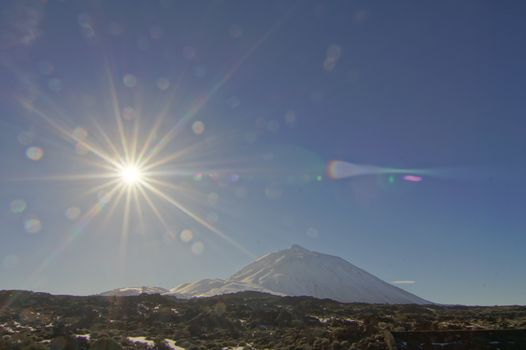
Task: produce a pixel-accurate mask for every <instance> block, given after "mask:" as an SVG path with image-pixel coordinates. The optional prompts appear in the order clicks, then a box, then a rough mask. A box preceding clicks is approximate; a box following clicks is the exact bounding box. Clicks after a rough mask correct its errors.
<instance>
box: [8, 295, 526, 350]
mask: <svg viewBox="0 0 526 350" xmlns="http://www.w3.org/2000/svg"><path fill="white" fill-rule="evenodd" d="M519 328H526V307H524V306H496V307H466V306H440V305H380V304H354V303H351V304H345V303H339V302H335V301H332V300H328V299H323V300H322V299H316V298H312V297H280V296H275V295H269V294H263V293H258V292H241V293H236V294H227V295H220V296H214V297H209V298H196V299H189V300H179V299H176V298H174V297H170V296H161V295H146V294H143V295H139V296H127V297H116V296H111V297H108V296H89V297H77V296H58V295H50V294H45V293H33V292H27V291H0V349H15V350H16V349H99V350H100V349H109V350H113V349H116V350H118V349H178V350H181V349H238V350H241V349H379V350H380V349H387V346H386V345H385V341H384V333H385V331H386V330H394V331H402V330H408V331H410V330H455V329H519Z"/></svg>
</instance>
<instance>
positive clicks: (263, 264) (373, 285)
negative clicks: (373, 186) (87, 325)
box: [166, 245, 430, 304]
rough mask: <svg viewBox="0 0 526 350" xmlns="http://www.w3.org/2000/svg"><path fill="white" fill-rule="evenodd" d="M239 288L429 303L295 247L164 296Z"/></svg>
mask: <svg viewBox="0 0 526 350" xmlns="http://www.w3.org/2000/svg"><path fill="white" fill-rule="evenodd" d="M243 290H253V291H260V292H266V293H271V294H276V295H289V296H313V297H317V298H329V299H334V300H337V301H341V302H362V303H382V304H430V302H429V301H427V300H424V299H422V298H419V297H417V296H416V295H414V294H411V293H409V292H407V291H405V290H403V289H400V288H398V287H395V286H393V285H391V284H389V283H387V282H384V281H383V280H381V279H379V278H378V277H375V276H373V275H371V274H370V273H368V272H367V271H365V270H362V269H360V268H359V267H356V266H354V265H353V264H351V263H349V262H348V261H346V260H344V259H342V258H339V257H336V256H332V255H327V254H322V253H318V252H314V251H310V250H307V249H305V248H302V247H300V246H298V245H293V246H292V247H291V248H289V249H285V250H281V251H278V252H275V253H270V254H267V255H265V256H262V257H260V258H259V259H257V260H256V261H254V262H253V263H251V264H249V265H247V266H246V267H244V268H243V269H241V270H240V271H238V272H237V273H235V274H234V275H232V276H231V277H230V278H228V279H227V280H221V279H205V280H201V281H197V282H193V283H185V284H182V285H179V286H177V287H176V288H173V289H170V291H169V292H168V293H166V294H169V295H176V296H179V297H181V296H182V297H204V296H212V295H218V294H226V293H234V292H238V291H243Z"/></svg>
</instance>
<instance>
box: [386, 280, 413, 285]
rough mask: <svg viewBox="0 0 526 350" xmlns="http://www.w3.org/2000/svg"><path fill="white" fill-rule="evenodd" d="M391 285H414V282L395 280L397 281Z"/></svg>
mask: <svg viewBox="0 0 526 350" xmlns="http://www.w3.org/2000/svg"><path fill="white" fill-rule="evenodd" d="M391 283H392V284H415V283H416V281H413V280H397V281H391Z"/></svg>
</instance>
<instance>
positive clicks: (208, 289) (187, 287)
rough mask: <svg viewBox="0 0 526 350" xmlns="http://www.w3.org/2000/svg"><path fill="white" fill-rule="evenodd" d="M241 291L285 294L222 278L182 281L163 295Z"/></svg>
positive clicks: (184, 295) (208, 294) (191, 295)
mask: <svg viewBox="0 0 526 350" xmlns="http://www.w3.org/2000/svg"><path fill="white" fill-rule="evenodd" d="M242 291H255V292H262V293H269V294H276V295H285V294H283V293H278V292H274V291H272V290H270V289H266V288H264V287H262V286H259V285H257V284H251V283H244V282H237V281H229V280H228V281H225V280H222V279H204V280H200V281H197V282H192V283H184V284H181V285H179V286H177V287H176V288H172V289H170V291H169V292H168V293H165V295H173V296H178V297H181V298H192V297H210V296H214V295H219V294H229V293H237V292H242Z"/></svg>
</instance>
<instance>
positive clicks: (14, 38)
mask: <svg viewBox="0 0 526 350" xmlns="http://www.w3.org/2000/svg"><path fill="white" fill-rule="evenodd" d="M525 11H526V5H525V4H523V3H521V2H519V1H516V2H513V1H510V2H506V3H501V2H497V1H463V2H458V1H440V2H431V1H405V2H390V1H385V2H381V1H379V2H367V1H344V0H342V1H317V0H316V1H315V0H312V1H278V0H276V1H259V2H256V1H253V2H245V1H221V0H211V1H177V0H172V1H170V0H158V1H157V0H155V1H144V0H133V1H95V0H94V1H81V0H63V1H58V0H56V1H54V0H49V1H43V0H27V1H3V2H1V4H0V29H1V30H0V101H1V102H0V162H1V163H0V223H1V227H0V289H30V290H38V291H47V292H52V293H66V294H80V295H86V294H93V293H98V292H102V291H105V290H109V289H112V288H117V287H131V286H146V285H148V286H161V287H165V288H172V287H175V286H176V285H178V284H180V283H183V282H189V281H194V280H198V279H201V278H216V277H219V278H225V277H228V276H229V275H230V274H232V273H234V272H236V271H237V270H238V269H240V268H241V267H243V266H244V265H246V264H247V263H249V262H250V261H252V260H253V259H254V258H255V257H257V256H260V255H263V254H266V253H268V252H270V251H275V250H280V249H285V248H288V247H290V246H291V245H292V244H300V245H301V246H304V247H305V248H307V249H311V250H316V251H320V252H323V253H328V254H333V255H337V256H340V257H342V258H344V259H346V260H348V261H350V262H351V263H353V264H355V265H357V266H359V267H361V268H363V269H365V270H367V271H368V272H370V273H372V274H374V275H376V276H378V277H380V278H382V279H384V280H385V281H388V282H391V283H393V284H395V285H397V286H399V287H401V288H404V289H406V290H408V291H410V292H412V293H415V294H416V295H418V296H420V297H422V298H425V299H427V300H431V301H434V302H439V303H458V304H482V305H493V304H526V278H525V274H524V268H525V267H526V254H524V251H525V247H526V215H525V213H526V199H525V195H526V181H524V179H525V177H526V162H525V157H524V151H525V150H526V137H525V132H526V119H525V118H524V116H523V115H524V110H525V101H526V98H525V97H526V96H525V95H526V94H525V93H526V88H525V85H524V81H525V78H526V65H525V64H524V62H526V50H525V49H524V42H526V41H525V40H526V38H525V36H526V23H525V22H524V21H523V18H524V15H525Z"/></svg>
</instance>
